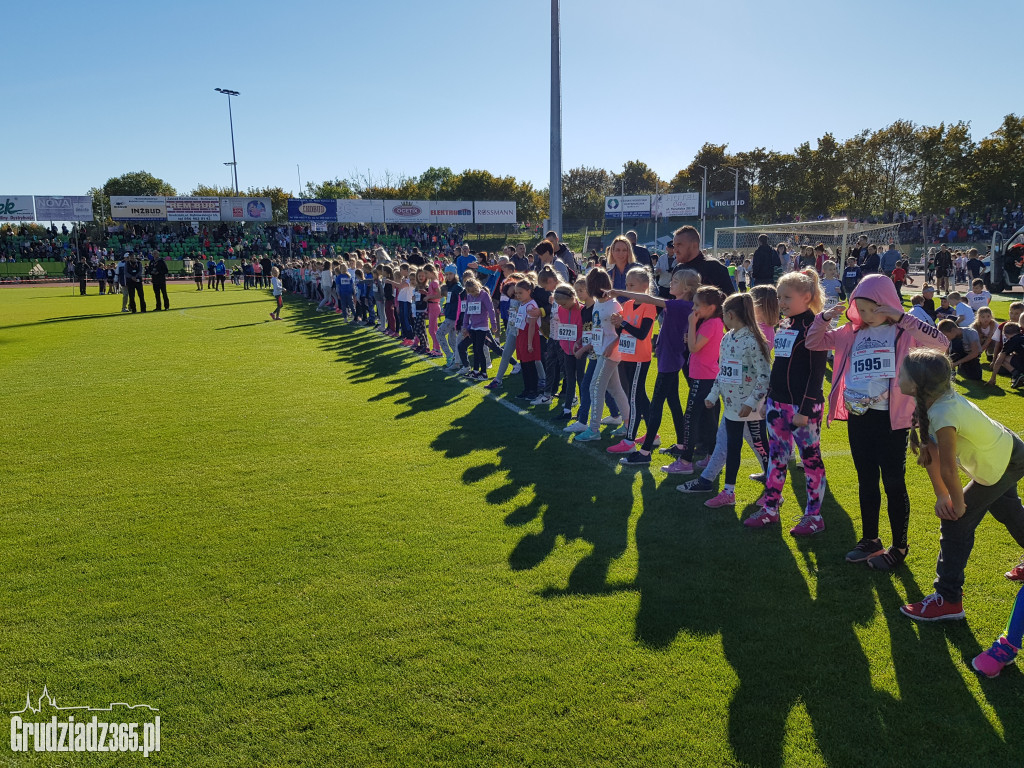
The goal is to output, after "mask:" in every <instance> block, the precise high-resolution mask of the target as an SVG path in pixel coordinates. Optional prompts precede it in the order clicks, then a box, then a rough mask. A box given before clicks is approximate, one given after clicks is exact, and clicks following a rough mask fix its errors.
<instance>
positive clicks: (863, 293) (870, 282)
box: [846, 274, 903, 331]
mask: <svg viewBox="0 0 1024 768" xmlns="http://www.w3.org/2000/svg"><path fill="white" fill-rule="evenodd" d="M854 299H868V300H869V301H873V302H875V304H884V305H886V306H887V307H892V308H893V309H896V310H899V311H900V312H902V311H903V302H901V301H900V297H899V294H898V293H896V286H895V285H894V284H893V282H892V280H890V279H889V278H888V277H886V276H885V275H878V274H875V275H868V276H867V277H865V278H864V279H863V280H861V281H860V282H859V283H858V284H857V287H856V288H854V289H853V293H851V294H850V307H849V308H848V309H847V310H846V316H847V317H848V318H850V322H851V323H853V327H854V328H855V329H856V330H858V331H859V330H860V329H861V328H863V327H864V323H863V322H861V319H860V312H858V311H857V304H856V303H855V302H854Z"/></svg>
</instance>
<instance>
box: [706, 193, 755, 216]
mask: <svg viewBox="0 0 1024 768" xmlns="http://www.w3.org/2000/svg"><path fill="white" fill-rule="evenodd" d="M738 202H739V205H738V206H736V205H735V204H734V203H733V193H732V192H709V193H708V213H711V212H714V213H732V211H733V210H734V208H739V212H740V213H743V212H744V211H745V210H746V209H747V208H749V207H750V193H749V192H747V191H746V190H741V191H740V196H739V200H738Z"/></svg>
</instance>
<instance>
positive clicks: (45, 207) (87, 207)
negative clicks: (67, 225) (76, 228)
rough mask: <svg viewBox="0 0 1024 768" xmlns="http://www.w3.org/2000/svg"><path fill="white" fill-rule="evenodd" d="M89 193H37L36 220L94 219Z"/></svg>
mask: <svg viewBox="0 0 1024 768" xmlns="http://www.w3.org/2000/svg"><path fill="white" fill-rule="evenodd" d="M92 220H93V215H92V198H91V197H89V195H36V221H92Z"/></svg>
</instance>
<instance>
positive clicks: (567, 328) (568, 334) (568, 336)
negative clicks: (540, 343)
mask: <svg viewBox="0 0 1024 768" xmlns="http://www.w3.org/2000/svg"><path fill="white" fill-rule="evenodd" d="M576 331H577V328H576V326H575V325H559V326H558V333H557V334H556V335H555V338H557V339H558V340H559V341H576Z"/></svg>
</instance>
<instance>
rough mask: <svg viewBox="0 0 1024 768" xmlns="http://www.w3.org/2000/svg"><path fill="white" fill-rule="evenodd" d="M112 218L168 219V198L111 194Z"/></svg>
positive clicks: (116, 219)
mask: <svg viewBox="0 0 1024 768" xmlns="http://www.w3.org/2000/svg"><path fill="white" fill-rule="evenodd" d="M110 218H112V219H113V220H114V221H167V198H166V197H131V196H128V195H111V196H110Z"/></svg>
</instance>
